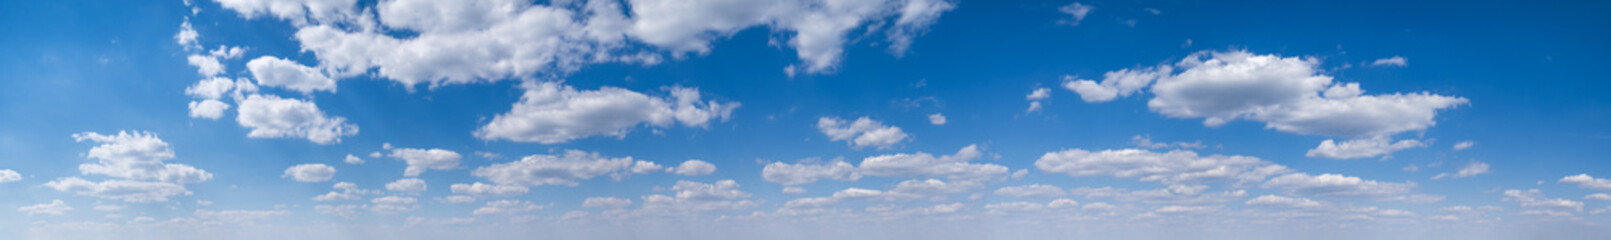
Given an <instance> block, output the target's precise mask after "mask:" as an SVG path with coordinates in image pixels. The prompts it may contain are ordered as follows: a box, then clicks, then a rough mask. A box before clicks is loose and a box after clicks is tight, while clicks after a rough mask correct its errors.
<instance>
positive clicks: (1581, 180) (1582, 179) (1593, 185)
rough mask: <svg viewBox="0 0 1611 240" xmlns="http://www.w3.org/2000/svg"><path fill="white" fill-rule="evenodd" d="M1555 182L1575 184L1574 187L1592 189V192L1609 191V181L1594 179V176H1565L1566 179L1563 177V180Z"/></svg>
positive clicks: (1610, 182)
mask: <svg viewBox="0 0 1611 240" xmlns="http://www.w3.org/2000/svg"><path fill="white" fill-rule="evenodd" d="M1556 182H1559V183H1564V184H1575V185H1577V186H1578V187H1581V188H1588V189H1594V190H1600V191H1611V180H1607V179H1604V178H1595V177H1594V176H1589V175H1588V174H1578V175H1572V176H1566V177H1563V178H1561V180H1559V181H1556Z"/></svg>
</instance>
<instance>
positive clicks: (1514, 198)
mask: <svg viewBox="0 0 1611 240" xmlns="http://www.w3.org/2000/svg"><path fill="white" fill-rule="evenodd" d="M1504 194H1505V198H1504V201H1506V202H1516V203H1517V204H1521V206H1522V207H1534V208H1549V209H1561V210H1573V211H1578V212H1582V211H1583V202H1579V201H1572V200H1566V199H1560V198H1545V197H1544V192H1542V191H1538V189H1528V190H1527V191H1522V190H1516V189H1508V190H1505V192H1504Z"/></svg>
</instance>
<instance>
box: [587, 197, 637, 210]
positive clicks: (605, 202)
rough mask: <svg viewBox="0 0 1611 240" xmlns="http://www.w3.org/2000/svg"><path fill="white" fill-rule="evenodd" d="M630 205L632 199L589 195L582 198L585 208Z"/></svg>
mask: <svg viewBox="0 0 1611 240" xmlns="http://www.w3.org/2000/svg"><path fill="white" fill-rule="evenodd" d="M631 205H632V199H625V198H614V197H590V198H587V199H585V200H582V207H585V208H625V207H627V206H631Z"/></svg>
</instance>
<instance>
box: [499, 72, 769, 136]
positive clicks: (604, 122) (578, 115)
mask: <svg viewBox="0 0 1611 240" xmlns="http://www.w3.org/2000/svg"><path fill="white" fill-rule="evenodd" d="M522 87H523V88H525V89H526V91H525V94H524V95H521V97H520V101H519V102H516V103H515V104H514V107H513V108H512V109H510V110H509V112H507V113H503V114H499V115H498V116H496V117H494V118H493V119H492V122H490V123H487V125H485V126H482V127H481V128H480V129H479V130H476V132H475V136H476V137H477V138H481V139H487V140H495V139H505V140H510V141H517V142H538V143H543V144H554V143H563V142H569V141H571V140H575V139H578V138H585V137H591V136H600V135H603V136H615V137H625V136H626V134H627V133H628V132H630V131H631V130H632V129H633V128H636V127H637V126H640V125H651V126H656V127H670V126H672V125H673V124H678V123H680V124H681V125H682V126H686V127H705V126H708V124H709V123H710V122H711V121H712V120H718V121H727V119H728V118H729V117H730V116H731V115H732V112H733V109H737V108H738V107H739V105H740V104H739V103H736V102H717V101H715V100H711V101H704V100H701V99H700V94H699V91H698V90H697V89H694V88H684V87H669V88H667V89H668V90H669V91H670V92H671V96H670V97H655V96H649V95H645V94H643V93H639V92H634V91H632V90H626V89H622V88H615V87H603V88H600V89H598V90H585V91H583V90H576V89H575V88H572V87H571V86H566V85H563V84H561V83H557V82H535V83H526V84H523V85H522Z"/></svg>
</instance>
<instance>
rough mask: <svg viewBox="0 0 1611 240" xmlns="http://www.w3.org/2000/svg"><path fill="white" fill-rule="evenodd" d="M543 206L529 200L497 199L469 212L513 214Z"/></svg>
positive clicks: (476, 213) (535, 209) (538, 208)
mask: <svg viewBox="0 0 1611 240" xmlns="http://www.w3.org/2000/svg"><path fill="white" fill-rule="evenodd" d="M543 208H544V206H541V205H537V204H533V203H531V202H530V201H522V200H497V201H488V202H487V205H486V206H482V207H481V208H477V209H476V210H475V211H474V212H471V213H472V214H475V215H494V214H515V213H521V212H530V211H537V210H542V209H543Z"/></svg>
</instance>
